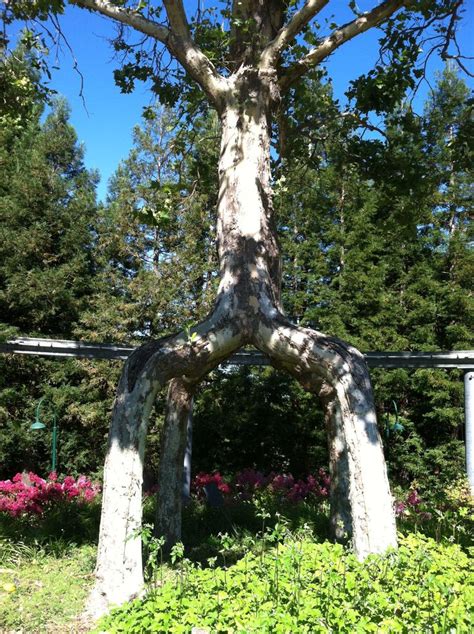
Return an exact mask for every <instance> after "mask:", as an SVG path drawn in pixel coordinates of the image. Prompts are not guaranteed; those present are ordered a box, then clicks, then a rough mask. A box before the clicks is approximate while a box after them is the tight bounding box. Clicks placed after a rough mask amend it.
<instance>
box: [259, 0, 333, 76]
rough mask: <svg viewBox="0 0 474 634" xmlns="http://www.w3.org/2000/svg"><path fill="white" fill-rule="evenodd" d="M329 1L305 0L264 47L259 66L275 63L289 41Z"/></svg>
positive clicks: (265, 66) (268, 65)
mask: <svg viewBox="0 0 474 634" xmlns="http://www.w3.org/2000/svg"><path fill="white" fill-rule="evenodd" d="M328 2H329V0H306V2H305V4H304V5H303V6H302V7H301V9H300V10H299V11H297V12H296V13H295V14H294V15H293V17H292V18H291V19H290V21H289V22H288V23H287V24H285V25H284V26H283V27H282V28H281V29H280V30H279V31H278V33H277V35H276V36H275V38H274V39H273V40H272V41H271V42H270V44H269V45H268V46H267V47H266V48H265V50H264V51H263V53H262V55H261V61H260V66H261V67H262V68H270V67H272V66H274V65H275V64H276V62H277V61H278V58H279V57H280V55H281V53H282V52H283V51H284V50H285V48H286V47H287V46H288V45H289V44H290V42H291V41H292V40H293V39H294V38H295V37H296V35H298V33H300V32H301V31H302V29H304V27H305V26H306V25H307V24H308V23H309V22H310V21H311V20H312V19H313V18H314V16H315V15H317V14H318V13H319V12H320V11H321V10H322V9H323V8H324V7H325V6H326V5H327V3H328Z"/></svg>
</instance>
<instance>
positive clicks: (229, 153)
mask: <svg viewBox="0 0 474 634" xmlns="http://www.w3.org/2000/svg"><path fill="white" fill-rule="evenodd" d="M74 4H76V5H77V6H80V7H83V8H85V9H88V10H92V11H96V12H98V13H100V14H102V15H104V16H106V17H108V18H110V19H112V20H115V21H116V22H117V23H119V24H120V25H122V26H125V27H131V28H132V29H134V30H135V31H137V32H139V33H140V34H141V35H142V36H146V38H147V40H148V41H151V47H150V48H149V49H144V48H140V47H138V48H137V46H136V42H135V43H133V42H132V43H131V44H127V43H126V41H125V39H124V37H123V36H122V34H120V36H119V38H118V39H117V41H116V47H117V48H118V50H121V51H124V52H126V53H129V54H131V55H132V61H131V62H129V63H127V64H126V65H125V66H124V67H123V68H122V70H121V71H118V72H117V74H116V79H117V81H118V82H119V83H120V85H121V86H122V88H123V89H124V90H131V89H132V88H133V82H134V80H135V79H137V78H139V79H140V78H141V79H143V78H152V79H153V82H154V88H155V91H156V92H157V93H158V95H159V96H160V97H161V98H162V99H163V100H166V101H168V102H176V101H178V100H179V99H183V98H185V99H186V100H188V102H193V100H194V103H196V102H199V101H202V96H201V95H199V92H197V90H198V91H199V90H200V91H202V92H203V93H204V95H205V97H206V98H207V100H208V102H209V104H210V105H211V106H212V107H213V108H214V109H215V110H216V111H217V113H218V117H219V120H220V126H221V151H220V157H219V165H218V169H219V196H218V201H217V244H218V255H219V265H220V285H219V288H218V292H217V298H216V302H215V306H214V308H213V311H212V312H211V314H210V315H209V316H208V317H207V318H206V319H205V320H204V321H202V322H201V323H200V324H199V325H197V326H195V327H193V328H191V329H185V330H183V331H182V332H180V333H179V334H177V335H175V336H171V337H166V338H164V339H161V340H157V341H153V342H150V343H148V344H145V345H144V346H142V347H141V348H140V349H139V350H138V351H137V352H135V353H134V354H133V355H132V356H131V357H130V359H129V360H128V361H127V363H126V365H125V368H124V372H123V375H122V378H121V381H120V384H119V387H118V394H117V398H116V402H115V407H114V414H113V421H112V426H111V431H110V437H109V450H108V455H107V459H106V464H105V474H104V497H103V508H102V520H101V531H100V540H99V548H98V561H97V569H96V586H95V590H94V592H93V594H92V596H91V601H90V608H91V610H92V611H94V612H96V613H97V612H100V611H102V610H103V609H104V607H105V606H106V605H107V604H108V603H109V602H115V603H120V602H122V601H124V600H126V599H128V598H130V597H131V596H134V595H135V594H136V593H137V592H139V591H140V589H141V587H142V581H143V578H142V565H141V544H140V540H139V537H138V536H137V534H136V532H135V531H136V529H137V527H138V526H139V525H140V521H141V481H142V463H143V453H144V445H145V434H146V427H147V420H148V417H149V414H150V411H151V408H152V405H153V402H154V399H155V396H156V394H157V391H158V389H159V387H160V386H162V385H164V384H166V383H167V382H169V381H170V388H169V397H168V416H167V421H166V425H165V442H164V447H165V448H168V449H166V451H165V452H164V453H163V455H162V459H161V462H160V471H161V478H162V482H166V481H167V482H170V483H176V481H177V473H178V468H179V466H180V463H181V458H182V450H183V440H182V438H183V421H184V420H185V416H186V412H187V409H188V407H189V404H190V402H191V395H192V393H193V391H194V390H195V389H196V387H197V384H198V383H199V381H200V380H201V379H202V377H203V376H205V375H206V374H207V373H208V372H209V371H210V370H211V369H212V368H213V367H215V366H216V365H218V364H219V363H220V362H221V361H222V360H224V359H225V358H226V357H228V356H229V355H230V354H231V353H232V352H233V351H234V350H236V349H238V348H240V347H242V346H243V345H247V344H252V345H254V346H256V347H257V348H258V349H260V350H261V351H263V352H264V353H265V354H267V355H268V356H269V357H270V358H271V360H272V362H273V364H274V365H275V366H277V367H280V368H282V369H285V370H286V371H288V372H290V373H291V374H292V375H293V376H294V377H296V378H297V380H299V381H300V382H301V383H302V385H303V386H305V387H306V389H308V390H311V391H314V392H317V393H319V395H320V398H321V400H322V402H323V403H324V405H325V408H326V412H327V417H326V418H327V426H328V437H329V442H330V448H331V449H330V455H331V475H332V482H333V485H332V492H331V493H332V503H333V510H332V516H333V524H334V527H335V528H336V532H348V533H350V534H351V535H352V540H353V544H354V548H355V550H356V553H357V555H358V556H359V557H361V558H363V557H365V556H366V555H367V554H369V553H371V552H383V551H384V550H386V548H387V547H389V546H395V545H396V533H395V522H394V515H393V509H392V503H391V496H390V491H389V487H388V480H387V475H386V469H385V463H384V458H383V452H382V448H381V443H380V438H379V434H378V430H377V425H376V416H375V410H374V405H373V399H372V391H371V386H370V379H369V375H368V371H367V367H366V365H365V362H364V359H363V356H362V355H361V353H360V352H358V351H357V350H356V349H355V348H353V347H351V346H349V345H347V344H345V343H344V342H343V341H341V340H339V339H336V338H334V337H331V336H328V335H325V334H323V333H320V332H318V331H315V330H311V329H308V328H303V327H301V326H298V325H295V324H293V323H292V322H291V321H290V320H289V319H288V318H287V317H286V316H285V314H284V312H283V307H282V303H281V292H280V283H281V265H280V254H279V248H278V243H277V239H276V232H275V222H274V213H273V202H272V175H271V150H270V148H271V136H272V122H273V121H274V120H275V119H274V117H275V112H276V109H277V107H278V104H279V103H280V101H281V98H282V96H283V95H284V94H285V93H287V92H288V91H291V90H293V89H294V87H295V86H297V83H298V81H299V79H300V78H301V77H302V76H303V75H304V74H305V73H306V72H307V71H308V70H309V69H311V68H313V67H315V66H316V65H318V64H321V63H322V62H323V61H324V60H325V59H326V58H327V57H328V56H329V55H330V54H331V53H332V52H334V51H335V50H336V49H337V48H339V47H341V46H342V45H344V44H345V43H346V42H347V41H349V40H351V39H352V38H354V37H357V36H359V35H361V34H362V33H364V32H365V31H367V30H368V29H371V28H374V27H376V26H379V25H382V24H385V29H386V31H385V36H384V37H383V38H382V49H383V51H385V52H387V51H390V50H393V51H395V54H394V55H393V56H392V59H391V63H390V64H386V65H383V64H380V65H379V66H378V67H377V68H376V70H375V71H374V73H372V74H369V76H368V77H366V78H365V79H364V80H363V81H361V82H359V83H358V84H357V85H355V88H354V91H355V94H356V95H357V97H358V99H359V101H360V103H362V104H363V105H364V104H365V108H366V112H367V111H369V110H370V109H375V110H376V111H377V112H380V111H382V110H383V109H384V108H385V107H386V106H387V104H391V103H393V102H394V101H396V99H397V98H398V96H399V94H400V91H403V90H404V88H405V87H406V86H407V85H410V84H413V83H414V78H413V75H412V72H411V71H412V69H413V65H414V62H415V61H416V59H417V56H418V51H419V40H420V38H421V37H422V36H423V32H424V29H425V27H428V26H431V28H434V29H437V33H436V35H435V36H434V37H438V39H437V40H436V42H437V44H436V45H437V46H438V48H439V49H440V50H441V53H442V54H443V55H444V56H445V57H446V56H448V55H449V51H450V45H451V44H452V43H453V42H454V41H455V27H456V23H457V20H458V17H459V15H458V14H459V10H460V7H461V4H462V3H461V2H460V1H459V0H458V1H452V2H451V1H449V0H442V1H439V2H426V1H425V0H420V1H419V2H417V1H415V2H409V3H408V2H407V3H405V2H404V1H403V0H384V1H383V2H381V3H380V4H377V5H376V6H374V7H373V8H372V9H371V10H369V11H367V12H366V13H359V12H358V9H357V6H356V4H355V3H354V2H350V3H349V6H350V7H351V9H352V10H353V12H354V13H355V17H353V19H350V20H349V21H348V22H347V23H345V24H343V25H342V26H340V25H338V24H337V23H335V24H330V25H329V28H330V29H331V31H330V33H329V34H328V35H327V36H324V32H323V29H322V28H321V27H320V25H317V23H316V20H315V18H316V17H317V16H318V14H320V12H321V11H322V10H323V8H324V7H325V6H326V5H327V4H328V0H307V1H306V2H305V3H304V4H302V3H298V2H293V1H292V2H286V1H284V0H271V1H270V2H262V1H260V0H240V1H239V2H237V1H235V2H232V3H230V4H229V5H228V4H227V3H224V4H223V9H222V11H221V19H222V20H223V22H222V21H221V22H218V21H217V20H216V19H215V18H213V15H212V14H208V13H206V14H205V15H203V14H202V12H201V11H200V10H199V9H200V6H201V5H200V4H199V5H198V14H197V16H196V18H195V19H194V20H193V21H192V22H191V23H189V22H188V20H187V17H186V13H185V9H184V4H183V2H182V1H181V0H164V2H163V3H162V4H161V3H159V4H155V3H152V2H146V1H145V2H144V3H140V4H139V5H138V7H136V8H135V7H128V6H127V5H126V3H125V4H124V3H122V2H121V3H119V4H114V3H112V2H109V1H108V0H100V1H99V0H75V2H74ZM48 8H50V9H52V10H53V11H56V12H60V11H61V10H62V8H63V4H62V2H58V1H55V2H53V3H41V4H37V3H30V2H18V3H13V11H15V9H16V10H17V15H19V16H20V17H22V16H25V15H27V16H28V15H30V16H33V17H36V18H40V19H41V18H44V17H46V14H47V11H48ZM162 9H164V13H165V20H166V24H165V23H161V22H159V21H158V20H159V19H160V14H161V12H162ZM226 27H228V28H226ZM159 44H161V45H163V47H164V49H165V53H163V52H162V51H161V52H159V53H158V54H157V55H155V54H156V51H157V46H158V45H159ZM456 57H457V61H458V62H459V63H462V61H461V58H460V56H456ZM157 60H158V62H159V61H160V60H161V62H162V66H161V67H160V66H158V70H157V69H156V67H155V66H154V64H155V62H156V61H157ZM183 71H184V73H185V74H186V77H185V76H184V75H183ZM188 79H191V80H192V82H193V83H191V84H190V83H189V82H188V81H187V80H188ZM179 430H180V431H179ZM178 431H179V433H178ZM160 500H161V502H160V503H161V504H162V508H161V511H162V513H161V521H162V524H163V525H164V526H165V527H166V526H168V527H169V526H170V525H171V524H172V521H171V520H172V518H171V517H170V516H169V515H167V510H169V509H174V510H175V509H176V508H177V506H176V502H177V501H176V496H174V497H173V494H172V492H169V493H167V492H166V487H162V495H161V496H160ZM173 502H174V503H173ZM134 535H135V536H134Z"/></svg>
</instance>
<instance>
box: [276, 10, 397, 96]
mask: <svg viewBox="0 0 474 634" xmlns="http://www.w3.org/2000/svg"><path fill="white" fill-rule="evenodd" d="M405 2H406V0H385V1H384V2H381V3H380V4H379V5H377V6H376V7H374V8H373V9H372V10H371V11H367V13H364V14H363V15H361V16H359V17H358V18H356V19H355V20H353V21H352V22H348V23H347V24H345V25H344V26H342V27H341V28H339V29H336V30H335V31H333V32H332V33H331V35H329V36H328V37H327V38H325V39H324V40H323V41H322V42H321V43H320V44H319V45H318V46H316V47H315V48H313V49H312V50H311V51H310V52H309V53H308V54H307V55H305V56H304V57H303V58H302V59H300V60H298V62H296V64H294V65H293V66H290V67H289V68H288V69H287V70H286V72H285V74H284V75H283V76H282V77H281V79H280V88H281V91H282V92H284V91H285V90H288V88H290V86H291V85H292V84H293V83H294V82H295V81H296V80H297V79H299V78H300V77H301V76H302V75H304V74H305V73H306V71H308V70H309V69H310V68H312V67H313V66H316V65H317V64H319V63H320V62H322V61H323V60H324V59H326V57H328V56H329V55H331V53H333V52H334V51H335V50H336V49H337V48H339V46H341V45H342V44H344V43H345V42H347V41H348V40H351V39H352V38H354V37H356V35H359V34H360V33H364V31H368V30H369V29H371V28H372V27H374V26H377V25H379V24H381V23H382V22H384V21H385V20H387V19H388V18H389V17H390V16H391V15H393V14H394V13H395V12H396V11H397V10H398V9H400V8H401V7H402V6H403V5H404V4H405Z"/></svg>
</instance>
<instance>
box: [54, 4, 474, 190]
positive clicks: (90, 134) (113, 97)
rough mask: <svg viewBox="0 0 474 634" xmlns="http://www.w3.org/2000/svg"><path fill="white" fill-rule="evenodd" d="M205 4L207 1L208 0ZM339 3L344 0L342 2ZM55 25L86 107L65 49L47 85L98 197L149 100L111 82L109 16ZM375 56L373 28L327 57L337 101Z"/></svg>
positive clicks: (141, 90)
mask: <svg viewBox="0 0 474 634" xmlns="http://www.w3.org/2000/svg"><path fill="white" fill-rule="evenodd" d="M338 1H339V0H338ZM205 4H206V5H209V6H211V5H212V2H210V1H209V2H207V3H205ZM340 4H342V2H341V3H340ZM344 5H345V6H346V5H347V3H346V2H344ZM339 6H340V5H339ZM359 6H360V7H361V9H363V10H366V9H368V8H370V7H371V6H373V2H371V1H370V2H369V1H368V0H365V1H360V2H359ZM466 8H467V12H466V14H465V19H464V22H463V25H462V28H461V30H460V42H461V44H462V47H463V52H465V54H466V55H473V54H474V46H473V39H474V38H473V37H472V34H473V33H474V2H473V0H467V2H466ZM347 17H349V15H348V16H347ZM61 27H62V30H63V32H64V35H65V36H66V38H67V41H68V43H69V45H70V46H71V49H72V50H73V52H74V56H75V58H76V60H77V65H78V67H79V69H80V71H81V73H82V75H83V76H84V88H83V93H84V99H85V104H86V108H87V110H86V108H85V107H84V104H83V102H82V99H81V97H80V88H81V81H80V77H79V75H78V74H77V73H76V72H75V71H74V68H73V65H74V64H73V62H74V60H73V58H72V56H71V54H70V53H69V52H68V51H67V49H66V50H64V52H63V53H61V54H60V55H59V59H58V65H59V70H55V71H54V72H53V77H52V81H51V86H52V87H53V88H54V89H55V90H57V91H58V93H60V94H62V95H64V96H65V97H66V99H67V100H68V102H69V104H70V106H71V110H72V115H71V122H72V124H73V126H74V127H75V129H76V131H77V134H78V137H79V140H80V141H81V142H82V143H83V144H84V146H85V150H86V164H87V166H88V167H89V168H95V169H98V170H99V173H100V175H101V181H100V184H99V187H98V196H99V198H100V199H103V198H104V197H105V194H106V190H107V181H108V179H109V178H110V176H111V175H112V174H113V172H114V171H115V169H116V168H117V165H118V163H119V161H120V160H121V159H123V158H125V157H126V156H127V154H128V152H129V150H130V148H131V143H132V129H133V127H134V126H135V125H137V124H139V123H140V120H141V112H142V108H143V106H145V105H148V104H149V103H150V99H151V94H150V93H149V92H148V90H147V88H146V85H144V84H142V83H140V82H137V84H136V88H135V91H134V92H133V93H131V94H122V93H120V91H119V89H118V88H117V87H116V86H115V84H114V79H113V70H114V69H115V68H117V67H118V62H117V60H114V59H113V51H112V47H111V46H110V44H109V42H108V40H110V38H112V37H113V36H114V33H115V29H114V26H113V24H112V22H111V21H110V20H108V19H105V18H102V17H100V16H98V15H95V14H92V13H89V12H87V11H84V10H83V9H78V8H75V7H71V6H69V7H68V8H67V9H66V13H65V15H64V16H63V17H62V18H61ZM376 59H377V32H376V31H374V30H373V31H369V32H367V33H364V34H362V35H361V36H359V37H357V38H355V39H354V40H352V41H351V42H348V43H347V44H345V45H344V46H343V47H341V49H339V50H338V51H336V53H335V54H334V55H333V56H332V57H331V58H330V60H329V61H328V64H327V67H328V70H329V74H330V76H331V78H332V80H333V86H334V92H335V95H336V97H337V98H339V99H340V100H341V102H342V103H344V102H345V97H344V92H345V91H346V90H347V88H348V86H349V82H350V80H351V79H355V78H356V77H358V76H359V75H360V74H361V73H364V72H367V71H368V70H369V69H370V68H371V67H372V66H373V64H374V62H375V61H376ZM432 59H433V61H432V63H431V64H430V67H429V75H430V76H431V77H432V76H433V75H434V73H435V72H436V70H440V69H441V68H442V64H441V62H440V61H439V60H438V59H435V58H434V57H433V58H432ZM471 84H472V82H471ZM428 90H429V88H428V86H427V85H426V84H425V85H423V86H422V87H421V89H420V91H419V94H418V95H417V97H416V100H415V104H416V106H417V108H418V109H420V108H421V107H422V103H423V101H424V99H425V98H426V96H427V93H428Z"/></svg>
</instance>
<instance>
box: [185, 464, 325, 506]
mask: <svg viewBox="0 0 474 634" xmlns="http://www.w3.org/2000/svg"><path fill="white" fill-rule="evenodd" d="M210 483H215V485H216V486H217V488H218V489H219V491H220V492H221V493H222V494H223V495H224V497H227V498H228V499H233V500H251V499H253V498H254V497H255V496H258V495H261V494H264V495H269V496H271V497H277V498H279V499H280V500H282V501H287V502H293V503H297V502H301V501H303V500H307V499H310V498H312V499H314V498H319V499H324V498H327V497H328V496H329V485H330V479H329V475H328V474H327V473H326V471H325V470H324V469H319V471H318V472H317V474H315V475H309V476H307V477H306V478H305V479H299V480H296V479H295V478H294V477H293V476H292V475H291V473H289V474H286V473H285V474H277V473H269V474H268V475H265V474H263V473H261V472H260V471H256V470H255V469H244V470H243V471H240V472H239V473H237V474H236V475H235V476H234V477H233V478H231V479H230V481H229V482H226V481H225V480H224V478H223V477H222V475H221V474H220V473H219V472H215V473H212V474H211V473H199V474H198V475H197V476H196V477H195V478H194V480H193V490H194V491H195V492H196V494H197V495H198V497H202V496H203V491H204V487H205V486H206V485H208V484H210Z"/></svg>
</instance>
